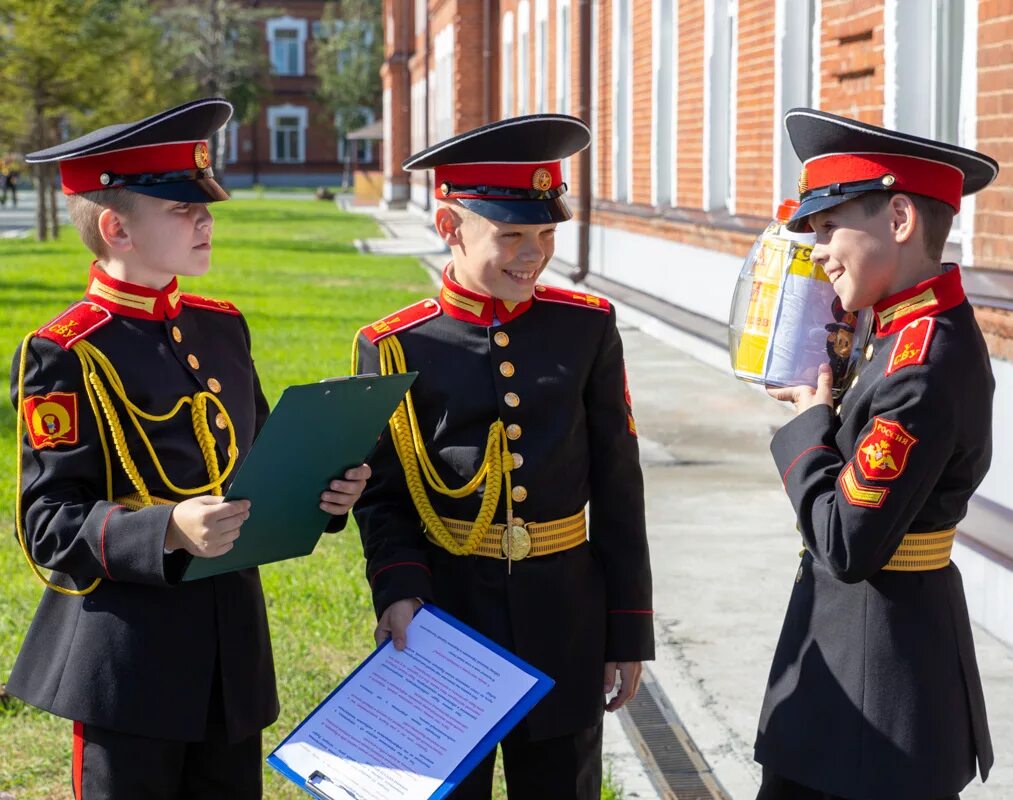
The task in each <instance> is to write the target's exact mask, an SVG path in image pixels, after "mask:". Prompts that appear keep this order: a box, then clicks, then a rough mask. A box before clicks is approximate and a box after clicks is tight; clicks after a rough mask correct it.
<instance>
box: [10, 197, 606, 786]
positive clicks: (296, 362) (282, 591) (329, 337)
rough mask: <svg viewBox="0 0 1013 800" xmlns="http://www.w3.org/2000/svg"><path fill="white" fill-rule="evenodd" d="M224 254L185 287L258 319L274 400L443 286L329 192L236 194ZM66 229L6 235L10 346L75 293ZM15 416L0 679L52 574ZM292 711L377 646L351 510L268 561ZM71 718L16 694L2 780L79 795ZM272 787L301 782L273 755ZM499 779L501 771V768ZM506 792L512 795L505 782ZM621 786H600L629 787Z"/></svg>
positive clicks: (72, 245) (256, 340) (219, 224)
mask: <svg viewBox="0 0 1013 800" xmlns="http://www.w3.org/2000/svg"><path fill="white" fill-rule="evenodd" d="M213 211H214V214H215V217H216V225H215V235H214V246H215V254H214V259H213V261H214V266H213V268H212V270H211V272H210V273H209V274H208V275H206V276H205V277H202V278H199V279H188V280H186V281H185V282H183V284H182V285H183V289H184V291H193V292H197V293H199V294H204V295H208V296H211V297H221V298H227V299H229V300H232V301H233V302H235V303H236V304H237V305H238V306H239V308H240V309H242V311H243V313H244V314H245V315H246V318H247V320H248V321H249V323H250V328H251V330H252V333H253V354H254V358H255V359H256V362H257V368H258V371H259V373H260V376H261V380H262V382H263V385H264V391H265V392H266V394H267V396H268V399H269V400H270V401H271V402H272V403H273V402H274V401H275V400H276V399H277V398H278V396H279V395H280V393H281V390H282V389H283V388H284V387H285V386H287V385H289V384H292V383H305V382H308V381H313V380H317V379H320V378H323V377H329V376H334V375H341V374H346V373H347V371H348V354H349V346H350V344H351V341H352V337H353V335H354V333H355V331H356V330H357V329H358V328H359V327H361V326H362V325H364V324H366V323H368V322H371V321H373V320H375V319H377V318H379V317H380V316H382V315H384V314H387V313H390V312H391V311H393V310H396V309H398V308H402V307H403V306H405V305H407V304H408V303H410V302H412V301H413V300H415V299H417V298H419V297H422V296H425V295H429V294H431V293H432V291H433V290H432V284H431V283H430V281H429V278H428V276H427V275H426V273H425V272H424V270H423V269H422V268H421V266H419V264H418V262H417V260H416V259H414V258H405V257H383V256H375V255H368V256H363V255H360V254H358V253H357V252H356V251H355V248H354V247H353V246H352V241H353V240H354V239H357V238H363V237H367V236H378V235H379V231H378V230H377V228H376V225H375V224H374V223H373V221H372V220H371V219H370V218H368V217H363V216H357V215H351V214H345V213H342V212H340V211H338V210H337V209H336V208H335V207H334V205H333V204H330V203H323V202H321V203H309V202H307V201H284V200H252V199H247V200H237V201H235V202H231V203H223V204H218V205H215V206H213ZM61 236H62V238H61V239H60V240H59V241H57V242H48V243H37V242H34V241H30V240H0V308H3V309H4V313H3V316H2V318H0V355H2V358H3V359H8V358H10V356H11V355H12V354H13V352H14V349H15V347H16V346H17V344H18V343H19V342H20V340H21V338H22V337H23V336H24V334H25V333H26V332H28V331H29V330H33V329H35V328H38V327H39V326H41V325H42V324H43V323H44V322H46V321H48V320H49V319H50V318H52V317H53V316H55V315H56V314H57V313H59V312H60V311H61V310H62V309H63V308H65V307H66V306H67V305H69V304H70V303H71V302H73V301H74V300H77V299H79V298H80V296H81V293H82V290H83V288H84V285H85V279H86V275H87V270H88V265H89V262H90V256H89V254H88V252H87V251H86V250H85V249H84V247H83V246H82V245H81V244H80V242H79V241H78V238H77V235H76V233H75V232H74V231H73V229H70V228H65V229H64V230H63V232H62V234H61ZM14 426H15V416H14V411H13V408H12V406H11V404H10V403H9V402H8V401H6V400H5V401H3V402H0V531H4V532H6V533H3V535H0V575H2V576H3V577H2V583H0V680H3V679H4V678H6V676H7V675H8V674H9V673H10V669H11V666H12V665H13V663H14V657H15V655H16V653H17V650H18V647H19V646H20V644H21V640H22V638H23V636H24V632H25V630H26V629H27V627H28V623H29V621H30V620H31V616H32V613H33V612H34V610H35V606H36V604H37V602H38V598H39V595H40V594H41V591H42V587H41V585H40V584H39V583H38V582H37V581H36V579H35V577H34V576H33V575H32V574H31V572H30V571H29V569H28V566H27V564H25V562H24V559H23V556H22V555H21V552H20V550H19V549H18V547H17V544H16V542H15V539H14V536H13V535H10V532H11V531H13V527H14V526H13V509H14V491H15V489H14V487H15V481H14V466H15V463H16V461H15V459H16V455H17V449H16V445H15V440H14V439H15V436H14V433H15V428H14ZM262 576H263V582H264V591H265V594H266V597H267V604H268V608H269V614H270V620H271V633H272V639H273V643H274V656H275V665H276V670H277V674H278V691H279V694H280V697H281V706H282V710H281V717H280V719H279V720H278V722H277V723H276V724H275V725H274V726H272V727H271V728H269V729H268V730H267V731H265V733H264V745H265V749H269V748H272V747H273V746H274V745H275V744H277V743H278V742H279V741H280V740H281V739H282V738H283V737H284V736H285V734H286V733H287V732H288V731H290V730H291V729H292V728H293V727H294V726H295V724H296V723H297V722H298V721H299V720H301V719H302V717H303V716H305V715H306V714H307V713H308V712H309V711H310V710H312V709H313V708H314V707H315V706H316V704H317V703H318V702H319V701H320V700H321V699H322V698H323V697H324V696H326V694H327V693H328V692H329V691H330V690H331V689H333V688H334V686H335V685H336V684H337V683H338V682H339V681H340V680H341V678H342V677H344V676H345V675H347V674H348V672H349V671H350V668H351V667H352V666H353V665H355V664H356V663H358V662H359V661H360V660H361V659H362V658H363V657H364V656H365V655H366V654H367V653H368V652H369V651H370V649H371V648H372V627H373V616H372V611H371V607H370V601H369V593H368V590H367V585H366V581H365V578H364V576H363V563H362V552H361V548H360V546H359V540H358V535H357V532H356V531H355V528H354V523H351V524H350V526H349V530H346V531H345V532H344V533H341V534H337V535H334V536H326V537H324V539H323V540H322V541H321V544H320V546H319V547H318V548H317V550H316V552H315V553H314V554H313V555H312V556H311V557H308V558H303V559H297V560H294V561H288V562H285V563H282V564H275V565H270V566H267V567H265V568H263V569H262ZM70 750H71V724H70V722H68V721H67V720H63V719H59V718H55V717H51V716H49V715H47V714H44V713H42V712H39V711H37V710H35V709H33V708H31V707H26V706H24V705H23V704H21V703H20V702H18V701H14V700H13V699H11V700H9V701H8V702H7V703H6V704H0V792H3V791H8V792H11V793H13V795H14V797H15V798H16V800H44V799H45V800H69V798H70V797H71V793H70V788H69V775H70ZM264 774H265V790H264V796H265V797H267V798H271V800H275V798H281V799H282V800H284V799H285V798H292V800H295V798H301V797H304V796H305V795H303V793H302V792H301V791H300V790H298V789H296V788H295V787H294V786H292V785H290V784H288V783H287V782H286V781H284V780H283V779H281V778H279V777H278V776H277V775H276V774H275V773H274V771H273V770H271V769H270V768H267V767H265V773H264ZM500 784H501V782H500ZM497 796H498V797H503V796H504V793H503V790H502V785H500V786H498V787H497ZM620 796H621V793H620V792H619V791H618V790H617V789H615V788H614V787H612V786H609V788H608V789H607V790H606V791H605V792H603V797H606V798H618V797H620Z"/></svg>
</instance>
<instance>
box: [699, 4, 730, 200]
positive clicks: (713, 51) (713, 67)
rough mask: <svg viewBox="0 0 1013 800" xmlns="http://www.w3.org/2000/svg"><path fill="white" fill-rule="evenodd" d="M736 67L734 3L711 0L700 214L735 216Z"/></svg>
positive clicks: (707, 19)
mask: <svg viewBox="0 0 1013 800" xmlns="http://www.w3.org/2000/svg"><path fill="white" fill-rule="evenodd" d="M737 64H738V0H713V2H710V3H707V4H706V6H705V10H704V89H703V96H704V123H703V125H704V134H703V155H704V157H703V207H704V211H719V210H722V209H726V210H727V212H728V213H729V214H734V213H735V138H736V125H737V116H738V115H737V105H738V103H737V97H736V95H737V83H738V74H737V73H738V69H737Z"/></svg>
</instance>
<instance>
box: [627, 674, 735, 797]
mask: <svg viewBox="0 0 1013 800" xmlns="http://www.w3.org/2000/svg"><path fill="white" fill-rule="evenodd" d="M619 718H620V720H621V721H622V725H623V729H624V730H625V731H626V735H627V736H628V737H629V738H630V741H631V742H632V743H633V746H634V748H635V749H636V751H637V753H638V755H639V756H640V760H641V762H643V764H644V766H645V767H646V769H647V772H648V775H649V776H650V778H651V782H652V783H653V784H654V788H655V789H656V790H657V791H658V794H660V795H661V797H663V798H664V800H730V799H729V797H728V795H727V794H726V793H725V792H724V790H723V789H722V788H721V786H720V785H719V784H718V782H717V779H716V778H715V777H714V775H713V773H712V772H711V769H710V767H709V766H707V762H706V761H705V760H704V757H703V756H702V755H701V754H700V751H699V750H697V749H696V745H695V744H693V739H692V738H691V737H690V735H689V733H688V732H687V730H686V729H685V728H684V727H683V725H682V723H681V722H680V721H679V716H678V715H677V714H676V713H675V709H674V708H672V704H671V703H669V702H668V698H667V697H665V693H664V692H663V691H662V689H661V686H660V685H658V682H657V681H656V680H655V678H654V675H652V674H651V672H650V670H649V669H648V668H647V667H646V666H645V667H644V673H643V677H642V679H641V682H640V691H639V692H637V696H636V697H634V698H633V700H632V701H630V702H629V703H627V704H626V706H625V708H624V709H622V710H621V711H620V712H619Z"/></svg>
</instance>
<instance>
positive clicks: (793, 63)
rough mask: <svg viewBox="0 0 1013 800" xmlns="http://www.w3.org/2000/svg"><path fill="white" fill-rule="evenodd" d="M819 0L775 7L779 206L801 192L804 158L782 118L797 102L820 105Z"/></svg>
mask: <svg viewBox="0 0 1013 800" xmlns="http://www.w3.org/2000/svg"><path fill="white" fill-rule="evenodd" d="M817 3H818V0H801V1H800V0H777V7H776V9H775V21H774V27H775V36H776V44H775V51H776V54H775V55H776V58H777V65H776V68H775V69H776V71H777V72H778V76H777V87H776V89H775V97H778V98H779V102H778V103H777V114H776V117H775V130H774V141H775V145H774V146H775V148H776V149H775V153H774V164H775V175H774V197H773V199H772V202H773V204H774V205H775V206H776V205H777V204H779V203H780V202H781V201H782V200H784V199H786V198H795V197H797V196H798V176H799V173H800V172H801V171H802V162H801V161H799V158H798V156H796V155H795V149H794V148H793V147H792V146H791V140H790V139H788V134H787V133H785V130H784V125H782V124H781V120H782V119H783V118H784V113H785V112H786V111H788V110H789V109H791V108H796V107H798V106H809V107H811V108H818V107H819V97H817V88H816V81H815V80H814V78H815V75H816V74H818V71H819V67H818V65H817V64H815V61H817V60H818V58H817V55H818V53H819V50H818V47H817V43H818V41H819V35H820V31H819V26H818V24H817V11H818V8H817Z"/></svg>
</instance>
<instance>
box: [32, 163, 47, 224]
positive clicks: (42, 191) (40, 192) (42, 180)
mask: <svg viewBox="0 0 1013 800" xmlns="http://www.w3.org/2000/svg"><path fill="white" fill-rule="evenodd" d="M48 223H49V218H48V217H47V216H46V165H45V164H39V165H38V166H37V167H36V168H35V235H36V237H37V238H38V240H39V241H40V242H44V241H46V239H48V238H49V232H48Z"/></svg>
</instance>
